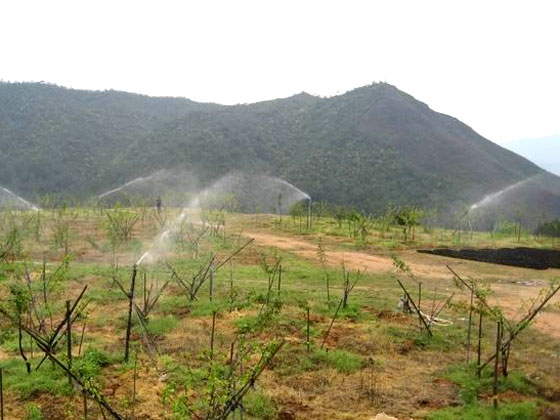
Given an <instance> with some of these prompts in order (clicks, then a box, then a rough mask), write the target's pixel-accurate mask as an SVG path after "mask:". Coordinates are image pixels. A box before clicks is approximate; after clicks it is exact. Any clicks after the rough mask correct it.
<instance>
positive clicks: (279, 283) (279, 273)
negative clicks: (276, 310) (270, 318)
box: [278, 264, 282, 298]
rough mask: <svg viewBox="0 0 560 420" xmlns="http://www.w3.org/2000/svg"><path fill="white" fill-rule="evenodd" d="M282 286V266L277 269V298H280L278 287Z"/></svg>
mask: <svg viewBox="0 0 560 420" xmlns="http://www.w3.org/2000/svg"><path fill="white" fill-rule="evenodd" d="M281 285H282V264H280V266H279V267H278V297H279V298H280V287H281Z"/></svg>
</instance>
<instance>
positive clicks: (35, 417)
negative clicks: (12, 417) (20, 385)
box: [25, 403, 43, 420]
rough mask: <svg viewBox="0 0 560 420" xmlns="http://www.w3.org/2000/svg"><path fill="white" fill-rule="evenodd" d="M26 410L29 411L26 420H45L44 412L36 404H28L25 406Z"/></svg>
mask: <svg viewBox="0 0 560 420" xmlns="http://www.w3.org/2000/svg"><path fill="white" fill-rule="evenodd" d="M25 410H26V411H27V413H26V416H25V419H26V420H43V412H42V411H41V407H40V406H38V405H37V404H34V403H28V404H27V405H26V406H25Z"/></svg>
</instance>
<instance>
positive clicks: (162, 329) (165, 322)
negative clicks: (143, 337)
mask: <svg viewBox="0 0 560 420" xmlns="http://www.w3.org/2000/svg"><path fill="white" fill-rule="evenodd" d="M178 325H179V319H178V318H177V317H175V316H173V315H167V316H163V317H161V318H154V319H150V321H149V322H148V323H147V324H146V329H147V330H148V332H149V333H150V334H152V335H160V336H161V335H164V334H166V333H168V332H170V331H172V330H174V329H175V328H177V326H178Z"/></svg>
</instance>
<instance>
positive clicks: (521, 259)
mask: <svg viewBox="0 0 560 420" xmlns="http://www.w3.org/2000/svg"><path fill="white" fill-rule="evenodd" d="M418 252H422V253H424V254H434V255H441V256H444V257H451V258H461V259H464V260H473V261H482V262H489V263H493V264H502V265H512V266H515V267H525V268H534V269H537V270H545V269H547V268H560V251H557V250H553V249H535V248H497V249H490V248H484V249H449V248H438V249H419V250H418Z"/></svg>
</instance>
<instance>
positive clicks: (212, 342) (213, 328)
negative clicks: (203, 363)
mask: <svg viewBox="0 0 560 420" xmlns="http://www.w3.org/2000/svg"><path fill="white" fill-rule="evenodd" d="M215 330H216V311H214V312H212V334H211V335H210V360H213V359H214V332H215Z"/></svg>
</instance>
